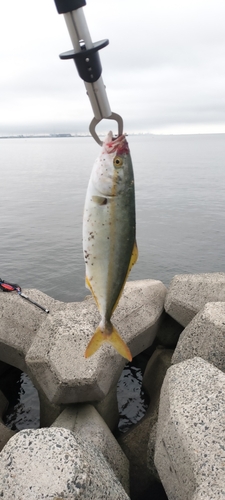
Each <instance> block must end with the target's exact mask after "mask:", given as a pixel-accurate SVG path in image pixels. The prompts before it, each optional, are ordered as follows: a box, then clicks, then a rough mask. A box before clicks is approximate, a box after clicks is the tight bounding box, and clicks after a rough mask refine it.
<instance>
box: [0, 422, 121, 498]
mask: <svg viewBox="0 0 225 500" xmlns="http://www.w3.org/2000/svg"><path fill="white" fill-rule="evenodd" d="M0 497H4V500H12V499H13V498H16V499H18V500H19V499H23V500H38V499H43V500H45V499H46V500H47V499H50V498H51V499H52V500H53V499H55V500H61V499H65V498H66V499H67V500H76V499H82V500H96V499H104V500H129V497H128V495H127V494H126V492H125V491H124V489H123V487H122V485H121V484H120V482H119V481H118V479H117V478H116V476H115V475H114V473H113V471H112V469H111V468H110V467H109V465H108V463H107V461H106V460H105V458H104V457H103V455H102V453H101V451H100V450H98V448H96V447H94V446H93V445H90V444H88V445H87V443H86V442H85V441H83V440H82V439H80V438H78V437H77V436H75V434H74V433H73V432H71V431H69V430H67V429H63V428H50V429H38V430H31V429H26V430H23V431H20V432H19V433H18V434H16V436H13V437H12V438H11V439H10V441H9V442H8V443H7V445H6V446H5V448H4V449H3V451H2V452H1V453H0Z"/></svg>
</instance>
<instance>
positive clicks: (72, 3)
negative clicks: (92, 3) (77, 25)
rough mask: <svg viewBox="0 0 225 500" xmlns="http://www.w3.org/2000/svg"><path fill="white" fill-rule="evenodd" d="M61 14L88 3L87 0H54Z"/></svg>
mask: <svg viewBox="0 0 225 500" xmlns="http://www.w3.org/2000/svg"><path fill="white" fill-rule="evenodd" d="M54 1H55V5H56V8H57V11H58V13H59V14H66V13H67V12H71V11H72V10H77V9H80V8H81V7H84V6H85V5H86V0H54Z"/></svg>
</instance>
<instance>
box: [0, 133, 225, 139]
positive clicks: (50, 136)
mask: <svg viewBox="0 0 225 500" xmlns="http://www.w3.org/2000/svg"><path fill="white" fill-rule="evenodd" d="M105 135H106V134H99V137H105ZM125 135H128V136H136V137H138V136H149V137H178V136H179V137H184V136H186V137H188V136H198V137H199V136H202V137H205V136H209V135H210V136H211V135H213V136H215V135H225V132H215V133H213V132H212V133H206V134H152V133H151V132H139V133H135V132H133V133H132V132H131V133H128V134H125ZM67 137H69V138H77V137H92V136H91V134H81V133H80V134H79V133H78V134H76V133H68V134H63V133H57V134H44V133H42V134H15V135H13V134H12V135H0V139H60V138H67Z"/></svg>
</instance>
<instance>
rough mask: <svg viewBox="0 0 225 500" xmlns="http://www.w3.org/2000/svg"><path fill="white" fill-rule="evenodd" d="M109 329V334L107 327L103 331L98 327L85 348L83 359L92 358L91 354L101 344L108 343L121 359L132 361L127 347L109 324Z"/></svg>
mask: <svg viewBox="0 0 225 500" xmlns="http://www.w3.org/2000/svg"><path fill="white" fill-rule="evenodd" d="M110 327H111V328H110V332H109V330H108V328H107V327H106V328H105V329H102V328H101V327H100V326H98V328H97V329H96V330H95V333H94V335H93V337H92V338H91V340H90V342H89V344H88V346H87V349H86V351H85V354H84V356H85V358H89V357H90V356H92V354H94V353H95V352H96V351H97V350H98V349H99V347H100V346H101V345H102V344H103V342H108V343H109V344H111V345H112V346H113V347H114V348H115V349H116V351H117V352H118V353H119V354H121V356H123V358H125V359H128V361H132V354H131V352H130V349H129V347H128V346H127V345H126V344H125V342H124V341H123V339H121V337H120V335H119V333H118V332H117V330H116V328H115V327H114V326H113V325H112V324H111V323H110Z"/></svg>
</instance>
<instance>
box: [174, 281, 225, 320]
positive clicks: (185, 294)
mask: <svg viewBox="0 0 225 500" xmlns="http://www.w3.org/2000/svg"><path fill="white" fill-rule="evenodd" d="M207 302H225V273H206V274H178V275H177V276H174V278H173V279H172V281H171V283H170V286H169V289H168V293H167V296H166V300H165V310H166V312H167V313H168V314H169V315H170V316H172V318H174V319H175V320H176V321H178V323H180V324H181V325H183V326H187V325H188V323H190V321H191V320H192V319H193V317H194V316H195V314H197V313H198V312H199V311H200V310H201V309H202V308H203V307H204V305H205V304H207Z"/></svg>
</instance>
